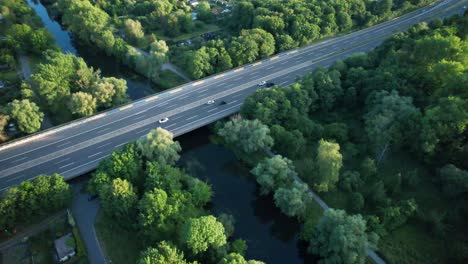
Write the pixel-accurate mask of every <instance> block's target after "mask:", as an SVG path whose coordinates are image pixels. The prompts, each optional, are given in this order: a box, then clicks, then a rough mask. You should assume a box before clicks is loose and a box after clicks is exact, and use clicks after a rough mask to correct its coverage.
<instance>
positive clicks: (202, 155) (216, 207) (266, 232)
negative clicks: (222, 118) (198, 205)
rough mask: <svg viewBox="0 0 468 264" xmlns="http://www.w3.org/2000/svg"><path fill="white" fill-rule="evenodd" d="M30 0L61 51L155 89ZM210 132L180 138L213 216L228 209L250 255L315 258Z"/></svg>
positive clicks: (275, 261)
mask: <svg viewBox="0 0 468 264" xmlns="http://www.w3.org/2000/svg"><path fill="white" fill-rule="evenodd" d="M27 1H28V4H29V5H30V6H31V7H32V8H33V9H34V10H35V11H36V13H37V14H38V15H39V16H40V17H41V19H42V21H43V22H44V25H45V26H46V27H47V29H48V30H49V31H50V32H51V33H52V34H53V35H54V37H55V39H56V43H57V45H58V46H59V47H60V48H61V49H62V51H63V52H65V53H67V52H69V53H73V54H75V55H77V56H80V57H82V58H83V59H84V60H85V61H86V63H87V64H88V65H89V66H92V67H94V68H95V69H100V70H101V72H102V74H103V76H114V77H118V78H123V79H125V80H127V83H128V93H129V95H130V97H131V98H132V99H138V98H141V97H144V96H146V95H148V94H151V93H153V92H154V91H155V90H157V88H156V87H154V86H153V85H152V84H149V83H148V81H146V80H145V79H143V78H141V77H139V76H137V75H136V74H134V73H133V72H132V71H131V70H129V69H128V68H127V67H125V66H122V65H120V64H119V63H117V62H116V61H115V60H114V59H113V58H112V57H109V56H106V55H105V54H104V53H102V52H100V51H98V50H96V48H93V47H90V46H85V45H80V44H79V43H78V40H76V39H74V38H73V34H71V33H70V32H67V31H66V30H64V29H63V28H62V27H61V25H60V24H59V23H57V22H56V21H54V20H53V19H51V18H50V17H49V15H48V13H47V10H46V9H45V8H44V6H43V5H42V4H41V3H39V2H37V3H35V2H33V1H32V0H27ZM153 89H154V90H153ZM209 134H210V131H209V129H208V128H206V127H205V128H201V129H198V130H196V131H193V132H191V133H189V134H186V135H184V136H182V137H179V138H177V140H179V141H180V142H181V144H182V148H183V150H184V153H183V154H182V158H181V164H182V165H183V166H184V167H186V168H187V170H188V171H189V172H190V173H191V174H192V175H194V176H197V177H199V178H200V179H202V180H205V181H207V182H209V183H210V184H211V185H212V187H213V191H214V193H215V195H214V197H213V201H212V204H211V207H212V208H211V209H212V212H213V213H214V214H215V215H218V214H220V213H228V214H232V215H233V216H234V217H235V219H236V223H235V234H234V236H235V238H242V239H245V240H246V241H247V244H248V250H247V253H246V258H247V259H257V260H261V261H264V262H266V263H271V264H296V263H297V264H299V263H315V260H314V259H313V258H311V257H310V256H308V255H306V254H304V252H305V246H304V245H303V244H302V243H299V242H298V241H299V240H298V235H299V231H300V225H299V223H297V222H296V221H295V220H294V219H292V218H289V217H286V216H285V215H283V214H282V213H281V212H280V211H279V209H278V208H276V207H275V205H274V202H273V199H272V197H271V196H260V195H259V192H258V188H257V184H256V183H255V180H254V179H253V178H252V177H251V176H250V175H249V171H248V170H247V169H246V168H245V167H243V166H242V164H240V163H239V162H238V161H237V159H236V157H235V156H234V154H233V153H232V152H230V151H229V150H227V149H225V148H223V147H222V146H218V145H214V144H212V143H210V141H209V139H208V137H209ZM88 176H89V175H88ZM77 180H78V179H77ZM80 180H81V179H80Z"/></svg>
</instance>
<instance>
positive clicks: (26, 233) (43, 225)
mask: <svg viewBox="0 0 468 264" xmlns="http://www.w3.org/2000/svg"><path fill="white" fill-rule="evenodd" d="M66 214H67V211H66V210H63V211H60V212H58V213H55V214H54V215H51V216H49V217H47V218H46V219H44V220H42V221H41V222H40V223H38V224H36V225H34V226H32V227H30V228H28V229H26V230H23V231H21V232H20V233H17V234H15V235H14V236H13V237H11V238H10V239H8V240H7V241H4V242H2V243H0V251H3V250H5V249H7V248H9V247H11V246H14V245H15V244H17V243H20V242H22V241H23V239H25V238H27V237H30V236H33V235H35V234H37V233H40V232H41V231H43V230H46V229H47V228H49V224H50V222H51V221H53V220H55V219H58V218H60V217H64V216H66Z"/></svg>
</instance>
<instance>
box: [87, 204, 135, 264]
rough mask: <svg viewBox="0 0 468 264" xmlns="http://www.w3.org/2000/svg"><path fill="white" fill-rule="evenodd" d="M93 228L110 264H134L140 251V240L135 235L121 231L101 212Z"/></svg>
mask: <svg viewBox="0 0 468 264" xmlns="http://www.w3.org/2000/svg"><path fill="white" fill-rule="evenodd" d="M95 227H96V233H97V236H98V238H99V241H100V243H101V246H102V247H104V251H105V253H106V255H107V257H108V258H109V259H110V260H111V261H112V263H114V264H119V263H122V264H127V263H136V261H137V259H138V255H139V252H140V251H141V250H142V248H141V243H140V242H141V238H139V237H138V234H137V233H135V232H129V231H126V230H123V229H122V228H120V227H119V226H117V225H116V224H115V221H114V220H112V219H108V218H107V217H106V216H105V215H104V214H103V213H102V212H100V213H99V215H98V217H97V219H96V223H95Z"/></svg>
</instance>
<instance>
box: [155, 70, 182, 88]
mask: <svg viewBox="0 0 468 264" xmlns="http://www.w3.org/2000/svg"><path fill="white" fill-rule="evenodd" d="M156 83H157V84H158V85H159V86H161V87H162V88H163V89H164V90H166V89H169V88H172V87H176V86H178V85H181V84H184V83H185V81H184V80H183V79H182V78H180V77H179V75H177V74H175V73H173V72H171V71H168V70H163V71H161V73H160V78H159V80H158V81H157V82H156Z"/></svg>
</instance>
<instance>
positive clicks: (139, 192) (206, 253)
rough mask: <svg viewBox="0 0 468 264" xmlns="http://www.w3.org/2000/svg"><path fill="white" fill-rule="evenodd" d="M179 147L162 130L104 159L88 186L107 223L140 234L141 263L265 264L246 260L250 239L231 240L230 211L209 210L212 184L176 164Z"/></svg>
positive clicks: (231, 224) (133, 261)
mask: <svg viewBox="0 0 468 264" xmlns="http://www.w3.org/2000/svg"><path fill="white" fill-rule="evenodd" d="M180 151H181V147H180V145H179V143H178V142H174V141H173V136H172V134H171V133H170V132H168V131H167V130H164V129H161V128H158V129H155V130H152V131H151V132H150V133H149V134H148V135H146V136H144V137H142V138H140V139H139V140H138V141H136V142H135V143H129V144H127V145H125V146H124V147H123V148H122V149H120V150H118V151H115V152H114V153H112V155H111V157H109V158H107V159H106V160H104V161H102V162H101V163H100V164H99V167H98V168H97V170H96V172H95V173H94V174H93V177H92V179H91V180H90V182H89V184H88V190H89V191H90V192H91V193H94V194H97V195H99V198H100V201H101V206H102V209H103V211H104V214H105V217H106V218H107V221H108V223H109V224H110V225H112V226H113V227H114V230H119V229H121V230H125V231H126V232H131V233H133V235H132V236H133V237H135V236H136V235H138V237H139V239H138V240H139V243H138V245H137V248H138V249H139V250H141V254H140V257H139V260H138V263H252V264H254V263H262V262H259V261H254V260H250V261H248V262H247V261H246V260H245V259H244V257H243V255H244V253H245V250H246V249H247V245H246V242H245V241H244V240H242V239H237V240H234V239H232V238H230V237H231V236H232V235H233V233H234V226H233V224H234V222H233V221H234V218H233V217H232V216H231V215H227V214H221V215H219V216H217V217H215V216H213V215H211V214H210V213H209V211H207V210H206V209H205V208H206V206H207V204H208V203H209V202H210V201H211V198H212V196H213V191H212V190H211V186H210V185H208V184H206V183H205V182H203V181H200V180H199V179H197V178H194V177H192V176H190V175H188V174H187V173H186V172H185V171H183V170H182V169H180V168H178V167H175V166H174V165H175V163H176V161H177V160H178V159H179V154H178V153H179V152H180ZM126 243H128V241H127V242H126ZM111 251H126V249H123V248H119V249H117V248H113V249H112V250H111ZM135 253H136V252H132V253H129V255H132V254H135ZM110 254H111V256H112V255H113V254H115V252H111V253H110ZM118 260H119V261H121V262H122V263H124V262H125V261H127V262H126V263H135V261H137V260H136V259H132V258H131V257H130V258H129V259H127V260H124V259H118ZM196 261H199V262H196Z"/></svg>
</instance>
